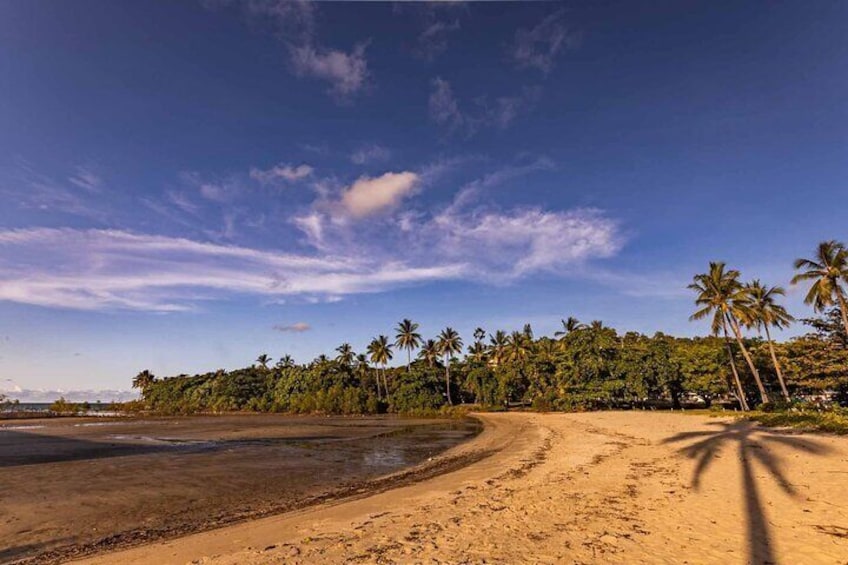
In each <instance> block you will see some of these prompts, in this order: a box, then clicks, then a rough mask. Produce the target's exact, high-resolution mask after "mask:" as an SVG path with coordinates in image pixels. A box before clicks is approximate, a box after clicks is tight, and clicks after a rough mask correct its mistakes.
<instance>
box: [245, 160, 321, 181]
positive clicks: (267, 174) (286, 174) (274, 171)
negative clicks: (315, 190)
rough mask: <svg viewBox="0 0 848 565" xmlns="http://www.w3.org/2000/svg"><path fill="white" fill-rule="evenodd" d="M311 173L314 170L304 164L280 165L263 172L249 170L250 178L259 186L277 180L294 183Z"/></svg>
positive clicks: (254, 169)
mask: <svg viewBox="0 0 848 565" xmlns="http://www.w3.org/2000/svg"><path fill="white" fill-rule="evenodd" d="M313 171H314V169H313V168H312V167H310V166H309V165H307V164H305V163H304V164H301V165H297V166H292V165H287V164H285V163H280V164H279V165H276V166H274V167H271V168H270V169H265V170H262V169H259V168H256V167H253V168H251V169H250V178H252V179H254V180H255V181H257V182H259V183H261V184H272V183H274V182H276V181H279V180H282V181H287V182H295V181H298V180H301V179H305V178H306V177H308V176H310V175H311V174H312V173H313Z"/></svg>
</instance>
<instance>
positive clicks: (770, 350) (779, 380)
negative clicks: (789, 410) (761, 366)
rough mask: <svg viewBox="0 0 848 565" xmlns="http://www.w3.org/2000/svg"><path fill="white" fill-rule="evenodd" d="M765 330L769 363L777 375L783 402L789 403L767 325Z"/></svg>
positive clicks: (787, 392) (789, 399) (784, 382)
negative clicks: (769, 356)
mask: <svg viewBox="0 0 848 565" xmlns="http://www.w3.org/2000/svg"><path fill="white" fill-rule="evenodd" d="M765 328H766V340H767V341H768V346H769V353H771V362H772V363H774V370H775V372H776V373H777V382H779V383H780V391H781V392H782V393H783V398H784V400H786V402H790V401H791V400H792V399H791V398H790V397H789V391H788V390H787V389H786V381H784V380H783V371H782V370H781V368H780V363H778V362H777V355H775V354H774V343H772V341H771V333H770V332H769V329H768V325H766V326H765Z"/></svg>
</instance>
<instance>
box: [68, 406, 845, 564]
mask: <svg viewBox="0 0 848 565" xmlns="http://www.w3.org/2000/svg"><path fill="white" fill-rule="evenodd" d="M480 418H481V419H482V420H483V421H484V422H485V423H486V430H485V431H484V432H483V433H482V434H480V435H479V436H477V437H476V438H475V439H473V440H472V441H470V442H467V443H465V444H462V445H460V446H458V447H455V448H453V449H451V450H449V451H448V452H445V453H444V454H443V455H441V456H440V458H444V459H450V458H455V457H469V456H470V455H472V454H475V453H476V454H478V455H479V454H481V453H489V454H490V455H489V456H487V457H484V458H483V459H481V460H479V461H477V462H474V463H472V464H469V465H467V466H465V467H463V468H461V469H459V470H455V471H452V472H448V473H446V474H443V475H440V476H437V477H434V478H431V479H427V480H424V481H421V482H417V483H415V484H412V485H408V486H403V487H400V488H397V489H392V490H388V491H385V492H381V493H378V494H374V495H370V496H365V497H362V498H356V499H349V500H345V501H337V502H329V503H325V504H322V505H318V506H314V507H311V508H308V509H303V510H299V511H294V512H291V513H287V514H282V515H278V516H273V517H269V518H263V519H260V520H255V521H252V522H247V523H243V524H239V525H235V526H231V527H227V528H223V529H218V530H214V531H210V532H205V533H200V534H196V535H191V536H187V537H183V538H179V539H176V540H171V541H167V542H161V543H156V544H151V545H146V546H141V547H137V548H133V549H130V550H127V551H123V552H120V553H112V554H104V555H101V556H98V557H95V558H92V559H89V560H86V561H82V562H84V563H99V564H107V563H126V564H141V563H179V564H185V563H203V564H216V565H225V564H226V565H230V564H232V565H235V564H260V563H261V564H268V563H318V562H321V563H344V562H348V563H350V562H361V563H483V562H485V563H522V562H528V563H598V562H614V563H746V562H749V563H766V562H772V563H848V482H846V478H848V438H842V437H834V436H826V435H809V434H798V433H791V432H784V431H778V430H769V429H764V428H760V427H758V426H756V425H754V424H751V423H748V422H742V421H734V420H731V419H714V418H708V417H704V416H686V415H680V414H669V413H651V412H607V413H586V414H550V415H541V414H518V413H516V414H486V415H481V416H480ZM433 463H434V462H430V463H429V464H433Z"/></svg>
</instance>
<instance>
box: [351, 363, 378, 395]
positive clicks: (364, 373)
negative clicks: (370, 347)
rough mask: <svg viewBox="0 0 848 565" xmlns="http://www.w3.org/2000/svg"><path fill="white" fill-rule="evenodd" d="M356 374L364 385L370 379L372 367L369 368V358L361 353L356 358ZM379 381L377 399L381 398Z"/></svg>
mask: <svg viewBox="0 0 848 565" xmlns="http://www.w3.org/2000/svg"><path fill="white" fill-rule="evenodd" d="M355 361H356V373H357V375H358V376H359V382H360V383H364V382H365V380H366V379H367V378H368V371H369V370H370V369H371V367H369V366H368V356H367V355H365V354H364V353H360V354H359V355H357V356H356V360H355ZM376 380H377V398H380V379H379V378H378V379H376Z"/></svg>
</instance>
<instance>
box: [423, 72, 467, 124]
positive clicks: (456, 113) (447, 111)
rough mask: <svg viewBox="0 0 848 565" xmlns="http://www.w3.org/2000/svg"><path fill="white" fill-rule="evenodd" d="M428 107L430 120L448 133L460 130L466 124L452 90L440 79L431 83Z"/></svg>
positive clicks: (448, 84) (437, 78)
mask: <svg viewBox="0 0 848 565" xmlns="http://www.w3.org/2000/svg"><path fill="white" fill-rule="evenodd" d="M428 106H429V109H430V119H432V120H433V121H434V122H436V123H437V124H439V125H440V126H444V127H446V128H448V130H449V131H452V132H453V131H456V130H458V129H461V128H462V127H463V126H464V125H465V123H466V118H465V116H464V115H463V113H462V112H460V110H459V102H457V100H456V97H455V96H454V95H453V88H452V87H451V85H450V83H449V82H448V81H446V80H444V79H442V78H441V77H436V78H435V79H433V81H432V90H431V91H430V99H429V101H428Z"/></svg>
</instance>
